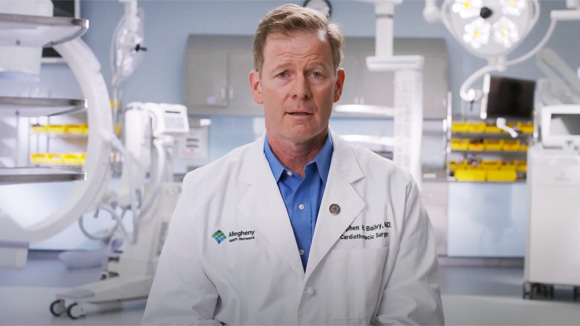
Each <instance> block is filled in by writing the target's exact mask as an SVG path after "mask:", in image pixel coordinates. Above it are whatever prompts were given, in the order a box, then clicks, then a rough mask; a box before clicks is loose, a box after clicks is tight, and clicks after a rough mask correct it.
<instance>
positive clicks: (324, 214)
mask: <svg viewBox="0 0 580 326" xmlns="http://www.w3.org/2000/svg"><path fill="white" fill-rule="evenodd" d="M330 135H331V137H332V142H333V146H334V151H333V155H332V161H331V163H330V171H329V173H328V180H327V184H326V187H325V189H324V195H323V197H322V203H321V205H320V211H319V213H318V219H317V221H316V228H315V231H314V237H313V239H312V245H311V247H310V256H309V257H308V264H307V266H306V280H308V277H309V276H310V275H311V274H312V272H313V271H314V269H315V268H316V266H318V264H319V263H320V261H321V260H322V259H323V258H324V256H325V255H326V254H328V252H329V251H330V249H331V248H332V247H333V246H334V244H335V243H336V241H338V239H339V238H340V236H341V235H342V234H343V233H344V231H345V230H346V229H347V228H348V226H349V225H350V224H351V223H352V222H353V221H354V219H355V218H356V217H357V216H358V215H359V214H360V213H361V212H362V210H363V209H364V207H365V202H364V200H363V199H362V198H361V197H360V196H359V194H358V193H357V192H356V190H355V189H354V187H353V185H352V183H354V182H355V181H357V180H359V179H361V178H363V177H364V174H363V172H362V170H361V169H360V167H359V165H358V162H357V160H356V157H355V156H354V153H353V152H352V149H351V148H350V147H349V145H348V144H347V143H346V141H345V140H343V139H342V138H340V137H338V136H337V135H335V134H334V133H333V132H332V131H331V132H330ZM333 204H336V205H338V206H339V207H340V212H339V213H338V214H333V213H331V212H330V206H331V205H333Z"/></svg>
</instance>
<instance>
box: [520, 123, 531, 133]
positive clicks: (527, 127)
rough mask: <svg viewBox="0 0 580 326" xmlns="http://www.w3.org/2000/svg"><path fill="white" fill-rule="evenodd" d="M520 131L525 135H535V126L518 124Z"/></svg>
mask: <svg viewBox="0 0 580 326" xmlns="http://www.w3.org/2000/svg"><path fill="white" fill-rule="evenodd" d="M518 130H519V131H521V132H523V133H524V134H532V133H534V125H533V124H532V123H521V122H518Z"/></svg>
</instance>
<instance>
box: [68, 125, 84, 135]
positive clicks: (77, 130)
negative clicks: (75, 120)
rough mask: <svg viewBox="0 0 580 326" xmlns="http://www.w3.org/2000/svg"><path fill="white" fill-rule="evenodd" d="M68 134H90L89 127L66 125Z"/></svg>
mask: <svg viewBox="0 0 580 326" xmlns="http://www.w3.org/2000/svg"><path fill="white" fill-rule="evenodd" d="M66 132H67V133H69V134H87V133H88V132H89V125H87V124H80V125H66Z"/></svg>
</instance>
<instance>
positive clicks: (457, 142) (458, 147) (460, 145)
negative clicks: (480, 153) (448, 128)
mask: <svg viewBox="0 0 580 326" xmlns="http://www.w3.org/2000/svg"><path fill="white" fill-rule="evenodd" d="M468 147H469V140H468V139H451V149H452V150H454V151H465V150H467V148H468Z"/></svg>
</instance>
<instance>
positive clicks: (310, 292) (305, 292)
mask: <svg viewBox="0 0 580 326" xmlns="http://www.w3.org/2000/svg"><path fill="white" fill-rule="evenodd" d="M304 294H307V295H313V294H314V289H313V288H311V287H309V288H307V289H306V291H304Z"/></svg>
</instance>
